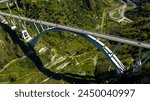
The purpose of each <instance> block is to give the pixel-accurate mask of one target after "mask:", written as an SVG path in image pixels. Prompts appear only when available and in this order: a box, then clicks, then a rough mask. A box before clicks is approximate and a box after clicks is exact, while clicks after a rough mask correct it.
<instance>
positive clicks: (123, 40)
mask: <svg viewBox="0 0 150 101" xmlns="http://www.w3.org/2000/svg"><path fill="white" fill-rule="evenodd" d="M0 15H1V16H5V17H11V18H15V19H17V20H18V19H20V20H23V21H26V22H32V23H36V24H41V25H45V26H50V27H55V28H56V29H59V30H63V31H68V32H72V33H81V34H86V35H91V36H94V37H99V38H104V39H108V40H111V41H115V42H119V43H125V44H129V45H133V46H137V47H143V48H147V49H150V43H145V42H140V41H136V40H133V39H128V38H123V37H118V36H112V35H106V34H103V33H96V32H91V31H86V30H84V29H80V28H73V27H68V26H64V25H60V24H55V23H49V22H45V21H41V20H36V19H31V18H27V17H21V16H17V15H12V14H9V13H3V12H0Z"/></svg>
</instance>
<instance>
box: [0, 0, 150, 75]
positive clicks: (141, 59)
mask: <svg viewBox="0 0 150 101" xmlns="http://www.w3.org/2000/svg"><path fill="white" fill-rule="evenodd" d="M0 2H2V1H0ZM2 3H5V4H6V7H8V10H9V13H4V12H0V21H1V23H3V24H6V25H8V26H9V27H10V28H11V29H12V30H14V31H15V30H16V29H17V28H18V29H19V30H20V32H21V36H22V39H24V40H25V42H26V43H27V44H28V45H30V46H31V47H32V48H34V47H35V45H36V43H37V42H38V40H39V38H40V36H41V35H43V34H44V33H46V32H54V31H61V32H64V31H65V32H69V33H71V34H75V35H78V36H80V37H82V38H84V39H85V40H87V41H89V42H91V43H92V44H93V45H95V46H96V47H97V48H98V49H99V50H100V51H102V52H103V53H104V54H105V55H106V57H107V58H108V59H109V60H110V61H111V62H112V64H113V65H114V67H115V70H116V73H117V74H119V75H120V74H122V73H124V71H126V67H125V66H124V65H123V64H122V62H121V61H120V60H119V59H118V58H117V56H116V55H115V53H116V51H117V50H118V48H119V47H120V46H121V44H129V45H132V46H135V47H138V48H139V56H138V59H137V62H136V64H135V66H134V67H133V71H134V72H137V71H139V70H140V69H141V68H142V66H143V65H144V64H145V63H146V62H147V61H148V60H149V59H150V52H149V53H148V54H147V55H146V56H142V49H143V48H146V49H150V43H145V42H141V41H137V40H133V39H128V38H123V37H118V36H112V35H107V34H103V33H96V32H92V31H87V30H85V29H81V28H73V27H69V26H65V25H60V24H56V23H50V22H46V21H41V20H37V19H32V18H27V17H23V16H21V15H14V14H12V13H11V9H10V7H9V6H10V5H9V1H7V0H3V2H2ZM14 4H15V5H16V7H17V8H18V10H19V6H18V4H17V1H16V0H15V1H14ZM15 22H17V23H15ZM26 23H30V24H32V25H34V28H35V29H36V30H37V33H38V34H37V35H36V36H35V37H31V36H30V34H29V33H28V28H27V27H26ZM98 38H103V39H107V40H110V41H114V42H117V43H118V44H117V45H116V47H115V48H114V50H113V51H111V50H110V49H109V48H108V47H107V46H106V45H105V44H104V43H102V42H101V41H100V40H98Z"/></svg>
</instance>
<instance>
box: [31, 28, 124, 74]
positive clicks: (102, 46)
mask: <svg viewBox="0 0 150 101" xmlns="http://www.w3.org/2000/svg"><path fill="white" fill-rule="evenodd" d="M54 31H60V32H64V31H66V32H70V33H73V34H76V35H78V36H80V37H82V38H84V39H85V40H87V41H89V42H90V43H92V44H93V45H95V46H96V47H97V48H98V49H99V50H100V51H102V52H103V53H104V54H105V55H106V57H107V58H108V59H109V60H110V61H111V62H112V64H113V65H114V67H115V70H116V73H117V74H122V73H123V72H124V70H125V67H124V65H123V64H122V63H121V61H120V60H119V59H118V58H117V56H116V55H115V54H114V53H113V52H112V51H111V50H110V49H109V48H108V47H107V46H105V44H103V43H102V42H101V41H99V40H97V39H96V38H95V37H93V36H91V35H85V34H81V33H77V32H73V31H68V30H64V29H59V28H56V27H51V28H47V29H46V30H44V31H42V32H41V33H39V34H38V35H37V36H35V37H34V38H33V39H32V40H31V41H30V42H29V45H30V46H31V47H33V48H34V47H35V45H36V43H37V42H38V40H39V38H40V36H41V35H42V34H44V33H46V32H54Z"/></svg>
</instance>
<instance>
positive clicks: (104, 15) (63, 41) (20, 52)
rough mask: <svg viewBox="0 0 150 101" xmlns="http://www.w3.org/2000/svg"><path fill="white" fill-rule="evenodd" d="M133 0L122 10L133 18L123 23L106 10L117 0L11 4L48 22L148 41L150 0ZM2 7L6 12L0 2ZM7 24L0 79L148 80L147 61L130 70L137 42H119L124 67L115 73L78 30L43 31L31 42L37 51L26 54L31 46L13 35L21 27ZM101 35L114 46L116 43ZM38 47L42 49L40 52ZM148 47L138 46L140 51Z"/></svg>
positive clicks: (3, 31)
mask: <svg viewBox="0 0 150 101" xmlns="http://www.w3.org/2000/svg"><path fill="white" fill-rule="evenodd" d="M12 1H13V0H12ZM132 1H133V2H134V3H136V4H137V7H136V8H132V7H131V8H130V5H128V6H129V9H128V10H127V11H126V13H125V15H126V16H127V17H128V18H129V19H131V20H132V21H133V22H132V23H125V24H118V23H116V22H114V21H112V20H111V19H110V18H109V16H108V13H109V12H110V11H111V10H112V9H115V8H116V7H119V6H120V5H122V4H121V3H120V2H118V0H18V5H19V7H20V11H17V8H16V6H12V7H11V10H12V12H13V14H20V15H22V16H26V17H30V18H34V19H39V20H43V21H47V22H53V23H58V24H61V25H66V26H71V27H75V28H83V29H86V30H90V31H94V32H102V33H104V34H111V35H115V36H121V37H125V38H131V39H135V40H140V41H145V42H150V33H149V32H150V23H149V22H150V3H149V1H148V0H132ZM0 9H1V12H8V10H7V7H5V5H3V4H1V5H0ZM27 28H28V31H29V33H30V34H31V35H32V36H34V35H36V34H37V32H36V31H34V30H33V29H32V26H31V25H30V24H27ZM8 30H10V29H9V28H7V26H5V25H3V24H1V27H0V33H1V34H0V46H1V49H0V54H1V55H2V56H1V57H0V83H150V81H149V80H150V77H149V75H150V68H149V67H150V62H149V61H148V62H147V63H146V64H145V65H144V66H143V67H142V70H141V72H140V73H137V74H133V73H132V68H133V67H134V65H135V63H136V61H137V59H138V48H137V47H133V46H130V45H127V44H122V45H121V46H120V48H119V49H118V50H117V52H116V55H117V57H118V58H119V59H120V60H121V62H122V63H123V64H124V65H125V66H126V68H127V70H128V71H127V72H126V73H125V74H124V75H121V76H119V77H118V76H117V77H116V76H115V75H114V73H115V71H114V70H115V69H114V67H113V65H112V63H111V62H110V60H109V59H107V57H106V56H105V55H104V54H103V53H102V52H101V51H99V50H98V49H97V48H96V47H95V46H94V45H92V44H90V43H89V42H88V41H86V40H84V39H82V38H80V37H78V36H74V35H72V34H69V33H67V32H52V33H46V34H44V35H43V36H42V37H41V38H40V40H39V42H38V44H37V45H36V47H35V50H34V51H35V53H36V54H34V55H32V56H26V55H25V53H26V52H25V50H28V49H30V48H29V47H27V45H26V44H24V43H23V42H22V41H20V40H19V39H17V38H16V37H17V35H18V33H20V32H19V31H16V32H14V31H8ZM14 34H15V35H16V36H14ZM99 40H100V41H102V42H103V43H105V44H106V45H107V46H108V47H109V48H110V49H112V50H113V49H114V47H115V45H116V44H117V43H115V42H111V41H108V40H105V39H99ZM42 48H43V49H45V51H44V52H40V49H42ZM147 52H148V50H146V49H143V50H142V54H143V55H145V54H147ZM104 60H105V61H104ZM41 67H42V68H41Z"/></svg>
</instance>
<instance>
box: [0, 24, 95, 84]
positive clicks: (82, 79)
mask: <svg viewBox="0 0 150 101" xmlns="http://www.w3.org/2000/svg"><path fill="white" fill-rule="evenodd" d="M0 26H2V28H3V30H4V31H5V32H7V33H8V34H9V36H10V37H11V39H12V41H13V42H14V43H15V44H17V45H18V46H19V47H20V49H21V50H22V52H23V53H24V54H25V55H26V56H27V57H28V58H29V59H30V60H32V62H33V63H34V64H35V65H36V67H37V69H38V70H39V71H40V72H42V73H43V74H44V75H46V76H47V77H49V78H51V79H55V80H64V81H66V82H68V83H71V84H72V83H75V84H88V83H97V82H96V80H95V78H94V77H93V76H82V75H77V74H71V73H64V74H63V73H55V72H53V71H50V70H49V69H46V68H45V67H44V65H43V63H42V61H41V59H40V57H39V56H38V55H37V53H36V51H35V50H34V49H33V48H32V47H30V46H29V45H28V44H26V43H24V41H22V40H21V39H20V38H19V36H18V35H17V33H16V32H15V31H13V30H11V28H10V27H9V26H7V25H5V24H2V23H0Z"/></svg>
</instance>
